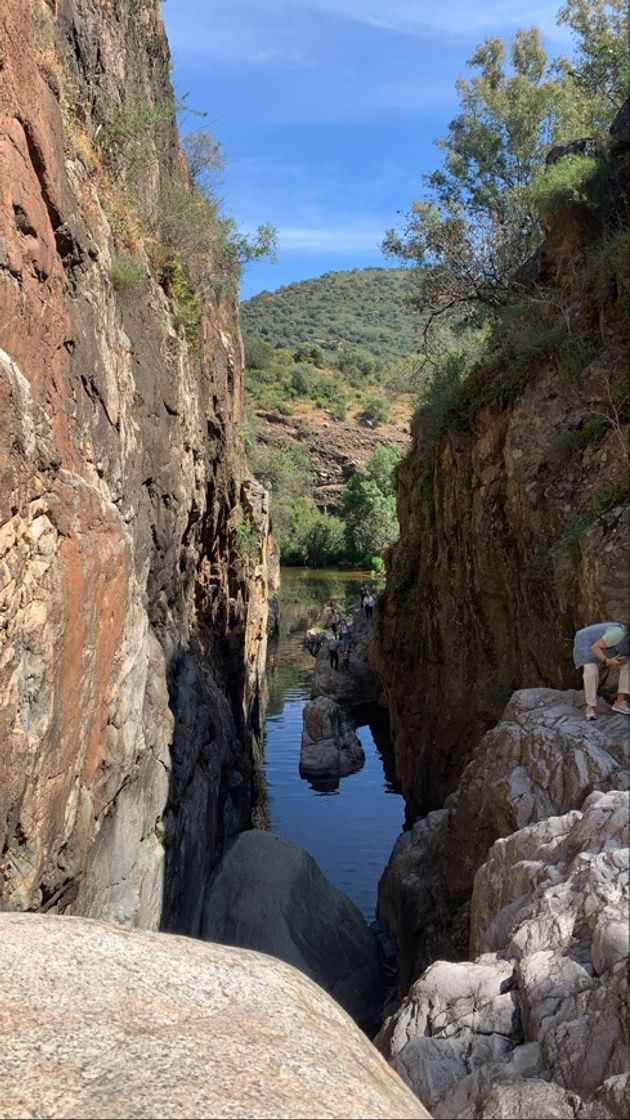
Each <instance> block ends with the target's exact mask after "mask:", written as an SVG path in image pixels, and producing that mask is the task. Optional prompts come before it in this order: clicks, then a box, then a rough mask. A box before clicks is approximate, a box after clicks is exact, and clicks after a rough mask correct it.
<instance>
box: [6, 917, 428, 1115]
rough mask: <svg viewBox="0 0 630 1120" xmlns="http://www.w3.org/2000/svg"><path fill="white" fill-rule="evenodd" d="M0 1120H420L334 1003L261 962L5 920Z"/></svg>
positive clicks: (109, 931)
mask: <svg viewBox="0 0 630 1120" xmlns="http://www.w3.org/2000/svg"><path fill="white" fill-rule="evenodd" d="M0 945H2V999H1V1000H0V1029H1V1030H2V1059H3V1060H2V1061H1V1062H0V1117H5V1118H7V1117H16V1116H46V1117H50V1118H52V1117H58V1118H64V1117H68V1118H69V1117H72V1118H74V1120H85V1118H88V1117H96V1116H101V1117H105V1116H106V1117H109V1118H110V1120H121V1118H123V1117H125V1118H126V1117H129V1116H131V1117H135V1118H136V1120H142V1118H145V1117H146V1118H152V1120H162V1118H166V1117H175V1116H179V1117H184V1116H197V1117H200V1118H204V1120H209V1118H213V1120H223V1118H227V1117H235V1116H241V1117H249V1118H251V1120H258V1118H260V1120H263V1118H265V1120H269V1118H275V1117H278V1118H293V1117H313V1118H314V1117H327V1118H332V1117H335V1118H337V1117H338V1118H339V1120H350V1118H351V1117H352V1118H354V1117H360V1116H365V1117H368V1116H369V1117H380V1118H381V1120H388V1118H390V1117H391V1118H395V1120H402V1118H406V1117H427V1116H428V1113H427V1112H425V1110H424V1108H423V1107H422V1106H421V1105H420V1104H419V1102H418V1101H416V1099H415V1097H414V1096H413V1095H412V1093H411V1092H410V1090H409V1089H407V1088H406V1086H405V1085H403V1084H402V1082H401V1080H400V1078H399V1077H398V1076H397V1074H395V1073H394V1071H393V1070H391V1069H389V1067H388V1066H387V1065H386V1064H385V1062H384V1061H383V1059H382V1058H381V1056H380V1055H379V1054H378V1053H377V1051H376V1050H375V1049H374V1047H373V1046H372V1045H371V1043H370V1042H368V1040H367V1039H366V1038H365V1036H364V1035H363V1034H362V1033H361V1031H360V1030H359V1029H358V1028H357V1027H356V1026H355V1025H354V1023H352V1022H351V1020H350V1019H349V1018H348V1016H347V1015H346V1014H345V1013H344V1012H343V1011H342V1010H341V1008H339V1007H337V1006H336V1004H334V1003H333V1001H332V1000H331V999H330V998H329V996H327V995H326V993H325V992H323V991H322V990H321V988H318V987H316V986H315V984H313V983H312V982H311V981H310V980H309V979H308V978H307V977H306V976H303V975H301V974H300V973H299V972H296V971H295V969H293V968H290V967H289V966H288V965H286V964H283V963H282V962H281V961H277V960H272V959H271V958H270V957H264V956H262V955H260V954H258V953H248V952H246V951H245V950H243V949H230V948H227V947H226V946H223V945H204V943H203V942H201V941H197V940H195V939H193V938H190V937H172V936H171V935H169V934H166V933H148V932H146V931H140V930H134V931H129V930H123V929H121V928H120V927H118V926H113V925H106V924H104V923H101V922H94V921H87V920H86V919H85V918H61V917H57V916H55V917H52V916H43V915H42V916H40V915H34V914H6V913H5V914H0Z"/></svg>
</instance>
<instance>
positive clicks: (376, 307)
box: [241, 268, 418, 368]
mask: <svg viewBox="0 0 630 1120" xmlns="http://www.w3.org/2000/svg"><path fill="white" fill-rule="evenodd" d="M412 294H413V283H412V278H411V277H410V276H409V274H408V272H407V271H406V270H404V269H387V268H365V269H353V270H352V271H349V272H327V273H326V274H325V275H324V276H319V277H317V278H315V279H312V280H303V281H300V282H299V283H296V284H289V285H287V286H286V287H283V288H279V289H278V291H276V292H260V294H259V295H256V296H254V297H253V298H252V299H250V300H246V301H245V302H244V303H243V304H242V305H241V317H242V322H243V329H244V331H245V332H246V333H247V334H248V335H252V336H259V337H262V338H265V339H267V341H268V342H270V343H271V345H272V346H274V347H288V348H290V349H291V350H292V351H296V349H297V348H298V347H300V346H305V347H310V346H315V347H316V348H317V349H318V350H320V351H322V352H323V353H326V352H328V354H338V358H339V359H340V358H341V356H342V354H344V351H345V352H347V351H348V350H350V351H358V352H359V353H363V354H365V353H366V352H369V356H370V360H371V362H372V363H373V364H374V363H375V361H376V360H380V361H381V363H382V362H383V361H389V360H391V359H394V358H396V357H402V356H405V355H407V354H409V353H411V352H412V351H413V350H414V349H415V348H416V346H417V341H418V340H417V336H416V332H415V329H414V325H413V321H412V319H411V317H410V316H409V315H408V313H407V310H408V304H409V300H410V298H411V296H412ZM305 357H306V360H308V361H311V362H312V363H313V364H314V365H320V364H321V363H320V361H319V360H318V359H317V358H316V357H313V355H312V353H311V355H310V356H308V357H307V356H306V354H301V356H300V358H299V359H297V360H300V361H303V360H304V359H305ZM342 360H343V359H342ZM338 368H339V367H338Z"/></svg>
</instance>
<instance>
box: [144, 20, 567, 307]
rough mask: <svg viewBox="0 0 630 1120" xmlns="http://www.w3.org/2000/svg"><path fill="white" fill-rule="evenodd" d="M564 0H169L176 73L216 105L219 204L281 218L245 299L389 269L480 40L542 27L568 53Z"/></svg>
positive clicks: (210, 107)
mask: <svg viewBox="0 0 630 1120" xmlns="http://www.w3.org/2000/svg"><path fill="white" fill-rule="evenodd" d="M558 6H559V0H530V2H525V0H494V2H490V0H441V2H440V0H165V3H164V4H163V13H164V18H165V21H166V26H167V30H168V34H169V40H170V43H171V50H172V53H173V62H174V74H173V77H174V81H175V85H176V88H177V91H178V93H179V94H180V95H183V94H184V93H188V94H189V95H190V96H189V104H190V105H191V106H192V107H194V108H195V109H203V110H205V111H207V113H208V117H207V119H206V120H205V121H199V120H198V119H194V118H192V119H190V120H189V121H188V122H187V123H186V122H184V124H183V130H184V131H185V130H186V129H187V128H195V127H207V128H209V129H210V131H212V132H213V134H214V135H215V137H216V138H217V139H218V140H220V141H221V143H222V145H223V149H224V153H225V156H226V161H227V166H226V171H225V173H224V175H223V177H222V183H221V185H220V188H219V190H220V194H221V195H222V197H223V198H224V200H225V209H226V211H228V212H229V213H230V214H232V215H233V217H234V218H235V219H236V220H237V222H238V224H239V225H240V226H241V227H242V228H243V229H245V230H247V231H251V230H254V229H255V228H256V226H258V225H259V224H261V223H264V222H271V223H272V224H273V225H274V226H276V228H277V230H278V235H279V261H278V264H276V265H272V264H270V263H267V262H261V263H259V264H252V265H249V266H248V268H247V269H246V271H245V274H244V277H243V284H242V296H243V298H247V297H248V296H250V295H253V294H254V293H255V292H257V291H260V290H262V289H264V288H267V289H271V290H273V289H275V288H277V287H280V286H281V285H282V284H287V283H290V282H291V281H293V280H301V279H305V278H306V277H309V276H319V275H321V273H323V272H327V271H331V270H337V269H344V268H362V267H365V266H367V265H383V264H385V263H387V262H385V261H384V259H383V257H382V256H381V253H380V248H379V246H380V242H381V240H382V237H383V234H384V232H385V230H386V229H387V228H389V227H390V226H392V225H395V224H396V222H397V212H398V211H401V210H402V211H404V210H406V209H407V208H408V207H409V204H410V202H411V200H412V198H413V197H414V195H417V194H418V192H419V189H420V178H421V175H422V174H423V173H425V172H427V171H430V170H431V169H432V168H433V167H434V166H436V163H437V162H438V160H439V154H438V152H437V151H436V149H435V147H434V143H433V142H434V140H435V139H436V138H437V137H438V136H440V135H444V133H445V130H446V126H447V124H448V121H449V120H450V118H451V117H452V116H453V114H454V111H455V110H456V108H457V100H456V93H455V88H454V87H455V81H456V79H457V77H459V76H460V75H462V74H463V73H464V72H465V63H466V59H467V58H468V57H469V56H470V54H471V53H472V50H473V48H474V46H475V45H476V44H477V43H478V42H480V41H481V40H482V39H483V38H485V37H486V36H487V35H490V34H501V35H504V36H509V35H510V34H511V33H512V32H513V31H514V30H515V29H516V28H517V27H529V26H531V25H532V24H537V25H538V26H539V27H541V29H542V30H543V32H544V34H545V40H546V42H547V45H548V48H549V49H550V51H551V52H552V53H558V52H559V51H561V50H562V51H566V50H567V48H568V45H569V44H568V43H567V41H566V33H565V32H564V31H562V32H561V31H560V29H558V28H557V27H556V25H555V22H554V21H555V13H556V10H557V8H558Z"/></svg>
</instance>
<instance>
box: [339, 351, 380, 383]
mask: <svg viewBox="0 0 630 1120" xmlns="http://www.w3.org/2000/svg"><path fill="white" fill-rule="evenodd" d="M335 365H336V367H337V369H338V370H340V372H341V373H345V374H349V375H353V374H356V375H358V376H359V378H360V379H365V378H366V377H367V376H368V375H369V374H370V373H374V372H375V370H377V369H378V365H379V363H378V361H377V359H376V358H375V357H374V354H370V352H369V350H362V349H353V348H351V347H345V346H344V348H343V349H342V350H340V351H339V353H338V354H337V357H336V359H335Z"/></svg>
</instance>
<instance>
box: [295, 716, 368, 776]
mask: <svg viewBox="0 0 630 1120" xmlns="http://www.w3.org/2000/svg"><path fill="white" fill-rule="evenodd" d="M302 718H303V721H304V727H303V730H302V750H301V752H300V774H301V775H302V777H303V778H315V779H317V778H342V777H344V776H345V775H346V774H353V773H354V772H355V771H356V770H360V769H361V767H362V766H363V765H364V763H365V753H364V750H363V747H362V746H361V742H360V740H359V737H358V735H357V734H356V732H355V731H353V729H352V728H351V726H350V724H349V723H347V722H346V721H345V720H344V718H343V714H342V711H341V708H340V707H339V705H338V704H335V702H334V700H329V699H328V697H327V696H318V697H317V700H311V702H310V704H305V705H304V711H303V713H302Z"/></svg>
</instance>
